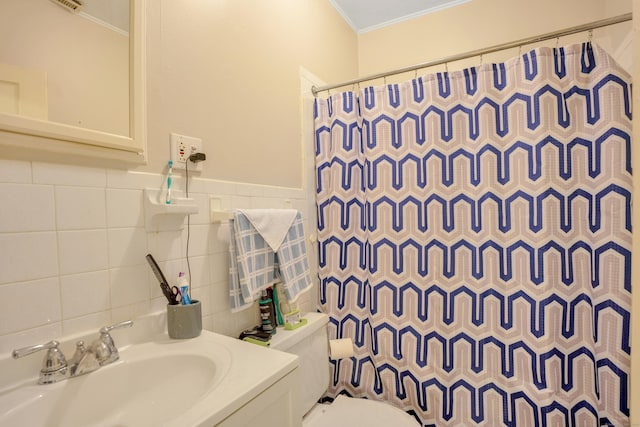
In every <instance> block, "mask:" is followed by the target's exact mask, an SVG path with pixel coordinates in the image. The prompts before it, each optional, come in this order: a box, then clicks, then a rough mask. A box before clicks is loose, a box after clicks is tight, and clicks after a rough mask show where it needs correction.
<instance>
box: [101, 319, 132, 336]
mask: <svg viewBox="0 0 640 427" xmlns="http://www.w3.org/2000/svg"><path fill="white" fill-rule="evenodd" d="M132 325H133V320H125V321H124V322H120V323H116V324H115V325H111V326H105V327H103V328H100V333H101V334H108V333H109V332H111V331H112V330H114V329H120V328H126V327H128V326H132Z"/></svg>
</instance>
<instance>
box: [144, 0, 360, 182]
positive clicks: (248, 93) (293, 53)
mask: <svg viewBox="0 0 640 427" xmlns="http://www.w3.org/2000/svg"><path fill="white" fill-rule="evenodd" d="M148 3H149V31H150V32H149V46H148V47H149V52H148V60H149V62H148V93H149V96H148V113H149V115H148V136H149V139H148V147H149V149H148V154H149V164H148V165H147V166H146V167H143V168H141V169H142V170H146V171H150V172H160V171H162V170H163V168H164V166H165V165H166V162H167V160H168V156H169V134H170V133H171V132H176V133H181V134H184V135H189V136H194V137H198V138H202V140H203V146H204V148H203V149H204V151H205V153H206V154H207V161H206V162H205V163H204V165H203V172H202V174H201V176H202V177H208V178H215V179H222V180H229V181H238V182H247V183H261V184H271V185H276V186H285V187H296V188H300V187H301V186H302V147H301V146H302V144H301V132H302V130H301V120H302V119H301V94H300V77H299V72H300V66H302V67H304V68H306V69H308V70H311V71H312V72H313V73H315V74H316V75H318V76H319V77H321V78H322V79H324V80H327V81H335V80H344V79H347V78H353V77H355V76H356V75H357V36H356V35H355V34H354V33H353V32H352V31H351V29H350V28H349V27H348V25H347V24H346V23H344V21H343V20H342V19H341V17H340V15H339V14H338V13H337V12H336V11H335V10H334V9H333V8H332V7H331V5H330V3H329V2H328V1H326V0H304V1H300V0H269V1H264V0H234V1H223V0H192V1H176V0H162V1H155V0H154V1H150V2H148Z"/></svg>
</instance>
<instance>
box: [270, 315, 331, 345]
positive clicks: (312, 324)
mask: <svg viewBox="0 0 640 427" xmlns="http://www.w3.org/2000/svg"><path fill="white" fill-rule="evenodd" d="M301 317H302V318H303V319H307V324H306V325H304V326H301V327H299V328H298V329H293V330H291V331H287V330H286V329H284V328H278V330H277V333H276V334H275V335H274V336H273V338H271V344H270V347H271V348H275V349H276V350H281V351H287V349H289V348H291V347H293V346H294V345H296V344H297V343H299V342H300V341H302V340H303V339H305V338H307V337H308V336H310V335H312V334H313V333H315V332H316V331H317V330H318V329H320V328H324V327H326V326H327V323H328V322H329V316H327V315H326V314H324V313H313V312H309V313H306V314H304V315H302V316H301Z"/></svg>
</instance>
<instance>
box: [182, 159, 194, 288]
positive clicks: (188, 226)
mask: <svg viewBox="0 0 640 427" xmlns="http://www.w3.org/2000/svg"><path fill="white" fill-rule="evenodd" d="M184 177H185V183H184V193H185V196H186V198H187V199H188V198H189V160H187V162H186V163H185V165H184ZM190 237H191V215H187V246H186V250H185V256H186V258H187V271H188V272H189V296H190V297H191V298H193V295H192V293H191V263H190V262H189V238H190Z"/></svg>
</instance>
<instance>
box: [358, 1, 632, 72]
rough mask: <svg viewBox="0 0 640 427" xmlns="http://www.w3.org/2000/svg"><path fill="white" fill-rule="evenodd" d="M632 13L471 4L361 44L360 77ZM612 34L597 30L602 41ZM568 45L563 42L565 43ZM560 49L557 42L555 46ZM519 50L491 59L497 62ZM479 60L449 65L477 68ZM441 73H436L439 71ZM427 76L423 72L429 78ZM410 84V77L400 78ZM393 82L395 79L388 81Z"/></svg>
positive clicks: (620, 5)
mask: <svg viewBox="0 0 640 427" xmlns="http://www.w3.org/2000/svg"><path fill="white" fill-rule="evenodd" d="M630 11H631V0H611V1H609V0H608V1H606V2H605V1H601V0H562V1H557V0H540V1H528V0H472V1H470V2H468V3H464V4H461V5H459V6H456V7H453V8H449V9H443V10H441V11H438V12H436V13H432V14H429V15H425V16H422V17H419V18H416V19H413V20H410V21H406V22H403V23H400V24H397V25H393V26H390V27H386V28H383V29H380V30H376V31H371V32H367V33H364V34H361V35H360V36H359V38H358V47H359V61H358V63H359V70H358V71H359V73H360V76H367V75H372V74H375V73H378V72H382V71H386V70H392V69H396V68H402V67H406V66H410V65H414V64H420V63H423V62H428V61H432V60H435V59H439V58H444V57H447V56H450V55H454V54H459V53H464V52H468V51H473V50H477V49H481V48H483V47H489V46H494V45H499V44H502V43H506V42H510V41H515V40H520V39H524V38H526V37H531V36H536V35H540V34H544V33H548V32H552V31H555V30H560V29H564V28H568V27H571V26H574V25H579V24H584V23H587V22H591V21H595V20H599V19H603V18H607V17H610V16H616V15H619V14H622V13H626V12H630ZM607 31H608V30H596V31H595V32H594V38H595V37H598V36H600V37H602V35H603V34H604V33H605V32H607ZM565 42H567V40H561V43H565ZM550 43H551V44H550V45H555V42H554V41H552V42H550ZM517 54H518V50H517V49H514V50H511V51H503V52H497V53H495V54H491V55H486V56H485V57H484V58H483V61H485V62H488V61H491V62H495V61H501V60H504V59H506V58H508V57H511V56H515V55H517ZM478 63H479V58H474V59H471V60H469V61H466V62H465V61H460V63H453V64H449V69H459V68H464V67H466V66H469V65H474V64H475V65H477V64H478ZM440 69H443V68H438V69H436V70H433V71H439V70H440ZM426 72H427V70H424V73H426ZM397 78H399V79H401V80H406V79H407V76H399V77H397ZM391 80H392V79H391V78H390V79H389V81H391Z"/></svg>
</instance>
